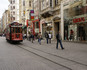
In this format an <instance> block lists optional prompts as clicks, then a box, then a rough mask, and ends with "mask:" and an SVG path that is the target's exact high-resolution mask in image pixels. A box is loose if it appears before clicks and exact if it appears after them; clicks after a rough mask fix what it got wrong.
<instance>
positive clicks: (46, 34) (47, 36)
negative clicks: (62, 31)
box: [45, 32, 49, 44]
mask: <svg viewBox="0 0 87 70" xmlns="http://www.w3.org/2000/svg"><path fill="white" fill-rule="evenodd" d="M45 38H46V41H47V44H48V39H49V35H48V33H47V32H45Z"/></svg>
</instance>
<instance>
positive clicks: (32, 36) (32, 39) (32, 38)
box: [31, 33, 34, 43]
mask: <svg viewBox="0 0 87 70" xmlns="http://www.w3.org/2000/svg"><path fill="white" fill-rule="evenodd" d="M31 41H32V43H33V41H34V35H33V33H32V34H31Z"/></svg>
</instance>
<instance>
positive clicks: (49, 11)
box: [40, 7, 53, 18]
mask: <svg viewBox="0 0 87 70" xmlns="http://www.w3.org/2000/svg"><path fill="white" fill-rule="evenodd" d="M40 15H41V16H42V17H44V18H46V17H50V16H52V15H53V8H52V7H47V8H45V9H43V10H41V12H40Z"/></svg>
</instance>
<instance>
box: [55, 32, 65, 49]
mask: <svg viewBox="0 0 87 70" xmlns="http://www.w3.org/2000/svg"><path fill="white" fill-rule="evenodd" d="M56 39H57V45H56V49H58V43H60V46H61V49H62V50H63V49H64V48H63V45H62V41H61V40H62V38H61V35H60V32H58V33H57V35H56Z"/></svg>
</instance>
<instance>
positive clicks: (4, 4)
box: [0, 0, 9, 18]
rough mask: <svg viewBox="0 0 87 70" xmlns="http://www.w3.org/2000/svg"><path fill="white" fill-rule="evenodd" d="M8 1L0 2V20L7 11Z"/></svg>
mask: <svg viewBox="0 0 87 70" xmlns="http://www.w3.org/2000/svg"><path fill="white" fill-rule="evenodd" d="M8 5H9V1H8V0H0V18H1V17H2V14H3V13H4V11H5V10H7V9H8Z"/></svg>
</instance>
